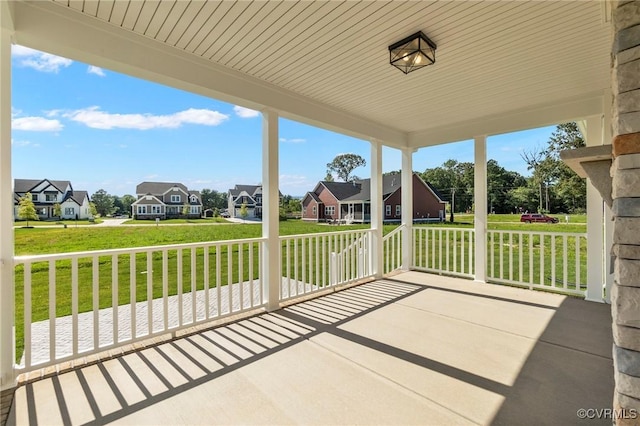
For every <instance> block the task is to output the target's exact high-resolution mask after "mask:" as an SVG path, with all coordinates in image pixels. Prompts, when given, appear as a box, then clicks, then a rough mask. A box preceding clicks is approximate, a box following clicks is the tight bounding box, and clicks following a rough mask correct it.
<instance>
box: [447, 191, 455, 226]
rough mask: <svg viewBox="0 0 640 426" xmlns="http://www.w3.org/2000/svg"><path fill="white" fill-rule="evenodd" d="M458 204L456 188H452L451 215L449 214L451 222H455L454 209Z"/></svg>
mask: <svg viewBox="0 0 640 426" xmlns="http://www.w3.org/2000/svg"><path fill="white" fill-rule="evenodd" d="M455 206H456V189H455V188H451V215H450V216H449V222H451V223H453V210H454V208H455Z"/></svg>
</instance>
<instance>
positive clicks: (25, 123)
mask: <svg viewBox="0 0 640 426" xmlns="http://www.w3.org/2000/svg"><path fill="white" fill-rule="evenodd" d="M11 127H12V128H13V129H14V130H26V131H30V132H59V131H60V130H62V129H63V127H64V126H63V125H62V123H60V121H58V120H49V119H47V118H43V117H20V118H13V119H12V120H11Z"/></svg>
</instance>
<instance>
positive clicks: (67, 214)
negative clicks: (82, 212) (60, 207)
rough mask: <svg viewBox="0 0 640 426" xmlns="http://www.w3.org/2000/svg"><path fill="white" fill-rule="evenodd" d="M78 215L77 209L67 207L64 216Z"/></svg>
mask: <svg viewBox="0 0 640 426" xmlns="http://www.w3.org/2000/svg"><path fill="white" fill-rule="evenodd" d="M75 213H76V209H75V208H73V207H65V208H64V215H65V216H69V215H74V214H75Z"/></svg>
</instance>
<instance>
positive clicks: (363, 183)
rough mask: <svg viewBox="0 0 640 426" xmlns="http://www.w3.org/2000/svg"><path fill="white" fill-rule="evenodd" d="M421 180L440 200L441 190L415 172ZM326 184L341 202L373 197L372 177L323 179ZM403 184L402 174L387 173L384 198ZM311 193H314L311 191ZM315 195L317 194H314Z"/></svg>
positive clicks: (384, 178)
mask: <svg viewBox="0 0 640 426" xmlns="http://www.w3.org/2000/svg"><path fill="white" fill-rule="evenodd" d="M414 176H417V177H418V179H420V181H422V182H423V183H424V184H425V185H427V187H428V188H429V189H431V190H432V191H433V193H434V195H435V196H436V197H438V199H439V201H440V202H444V201H442V196H441V195H440V194H439V192H438V191H437V190H436V189H435V188H434V187H433V186H432V185H430V184H429V183H427V182H425V181H424V180H422V178H420V176H419V175H418V174H417V173H414ZM321 184H322V185H324V186H325V187H326V188H327V189H328V190H329V191H330V192H331V193H332V194H333V195H334V197H336V198H337V199H338V201H339V202H365V201H369V200H370V199H371V179H362V180H359V181H356V182H327V181H322V182H321ZM401 184H402V177H401V175H400V174H387V175H384V176H382V198H383V199H386V198H387V197H388V196H389V195H391V194H393V193H394V192H396V191H397V190H398V189H400V187H401ZM310 194H313V192H311V193H310ZM314 195H315V194H314Z"/></svg>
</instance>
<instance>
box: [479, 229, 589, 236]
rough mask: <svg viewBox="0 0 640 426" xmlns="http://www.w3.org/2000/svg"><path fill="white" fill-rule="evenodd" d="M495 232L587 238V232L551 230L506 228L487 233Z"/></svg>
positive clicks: (490, 230) (491, 230)
mask: <svg viewBox="0 0 640 426" xmlns="http://www.w3.org/2000/svg"><path fill="white" fill-rule="evenodd" d="M489 232H495V233H499V234H527V235H551V236H556V237H562V236H565V235H566V236H568V237H585V238H587V233H586V232H560V231H558V232H549V231H515V230H505V229H489V230H487V233H489Z"/></svg>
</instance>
